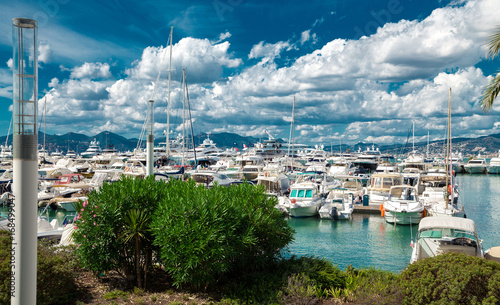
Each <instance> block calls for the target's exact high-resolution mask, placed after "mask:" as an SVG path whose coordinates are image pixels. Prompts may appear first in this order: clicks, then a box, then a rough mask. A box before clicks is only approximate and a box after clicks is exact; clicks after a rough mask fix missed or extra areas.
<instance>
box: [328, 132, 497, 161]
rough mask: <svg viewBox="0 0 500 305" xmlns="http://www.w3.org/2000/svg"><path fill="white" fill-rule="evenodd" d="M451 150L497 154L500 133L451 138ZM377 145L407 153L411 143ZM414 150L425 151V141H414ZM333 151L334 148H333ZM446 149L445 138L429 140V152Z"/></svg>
mask: <svg viewBox="0 0 500 305" xmlns="http://www.w3.org/2000/svg"><path fill="white" fill-rule="evenodd" d="M451 143H452V151H453V152H454V153H455V152H461V153H462V154H463V156H464V157H467V156H477V155H478V154H481V155H482V156H485V157H486V156H491V155H498V151H499V150H500V134H492V135H489V136H482V137H478V138H453V139H452V140H451ZM371 146H372V144H371V143H370V144H367V143H358V144H356V145H353V146H351V151H357V150H358V148H359V147H361V149H363V150H365V149H366V148H368V147H371ZM375 147H379V149H380V151H381V152H382V153H387V154H394V155H399V154H407V153H409V152H411V151H412V149H413V145H412V143H406V144H405V143H403V144H391V145H375ZM415 150H416V151H418V152H422V153H425V152H426V151H427V142H419V143H415ZM334 151H335V149H334ZM445 151H446V142H445V140H440V141H431V142H429V154H431V155H433V154H440V155H444V154H445Z"/></svg>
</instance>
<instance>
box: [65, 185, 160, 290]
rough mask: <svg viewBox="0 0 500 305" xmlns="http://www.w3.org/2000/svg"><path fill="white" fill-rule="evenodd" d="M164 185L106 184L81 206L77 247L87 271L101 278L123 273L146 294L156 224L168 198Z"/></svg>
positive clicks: (76, 239) (90, 195) (75, 233)
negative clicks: (157, 213)
mask: <svg viewBox="0 0 500 305" xmlns="http://www.w3.org/2000/svg"><path fill="white" fill-rule="evenodd" d="M166 193H167V188H166V186H165V183H164V182H161V181H155V179H154V177H148V178H146V179H134V178H131V177H128V178H127V177H125V176H124V177H122V179H121V180H120V181H117V182H113V183H104V184H103V186H102V187H101V188H100V189H99V190H98V191H92V192H91V193H90V194H89V195H88V201H87V202H83V203H82V202H80V203H79V204H78V206H77V211H78V213H79V214H78V216H77V221H76V222H75V228H76V230H75V232H74V234H73V239H74V242H75V243H76V244H77V245H78V249H77V253H78V255H79V257H80V260H81V262H82V264H83V266H84V267H85V268H87V269H88V270H91V271H93V272H94V273H96V274H99V273H104V272H107V271H110V270H119V271H121V272H122V273H124V274H125V275H126V276H127V277H131V278H134V279H135V280H136V281H137V286H138V287H139V288H144V287H145V285H146V283H147V281H148V279H147V274H148V270H149V269H150V268H151V265H152V259H153V252H154V251H155V247H154V246H153V236H152V235H151V227H150V224H151V219H152V215H153V212H154V211H155V209H156V207H157V206H158V204H159V202H161V201H162V200H163V198H164V197H165V196H166Z"/></svg>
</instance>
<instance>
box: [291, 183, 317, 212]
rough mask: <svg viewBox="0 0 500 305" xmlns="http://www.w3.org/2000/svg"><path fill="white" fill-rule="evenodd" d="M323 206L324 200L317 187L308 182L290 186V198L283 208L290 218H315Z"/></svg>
mask: <svg viewBox="0 0 500 305" xmlns="http://www.w3.org/2000/svg"><path fill="white" fill-rule="evenodd" d="M323 204H324V199H323V197H322V196H321V195H320V194H319V192H318V186H317V185H316V183H314V182H312V181H309V182H301V183H296V184H294V185H292V186H291V189H290V197H289V198H288V199H287V200H286V203H285V207H286V209H287V211H288V215H290V216H292V217H310V216H317V215H318V211H319V209H320V208H321V206H322V205H323Z"/></svg>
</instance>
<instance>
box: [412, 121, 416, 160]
mask: <svg viewBox="0 0 500 305" xmlns="http://www.w3.org/2000/svg"><path fill="white" fill-rule="evenodd" d="M411 124H412V130H413V131H412V133H413V135H412V142H413V148H412V153H415V121H411Z"/></svg>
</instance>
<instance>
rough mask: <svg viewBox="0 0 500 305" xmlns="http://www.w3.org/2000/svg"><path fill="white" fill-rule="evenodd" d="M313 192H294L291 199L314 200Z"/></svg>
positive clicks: (291, 193)
mask: <svg viewBox="0 0 500 305" xmlns="http://www.w3.org/2000/svg"><path fill="white" fill-rule="evenodd" d="M312 196H313V190H307V189H306V190H292V191H291V192H290V198H291V197H295V198H312Z"/></svg>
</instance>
